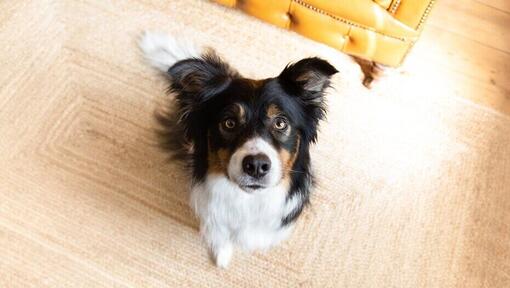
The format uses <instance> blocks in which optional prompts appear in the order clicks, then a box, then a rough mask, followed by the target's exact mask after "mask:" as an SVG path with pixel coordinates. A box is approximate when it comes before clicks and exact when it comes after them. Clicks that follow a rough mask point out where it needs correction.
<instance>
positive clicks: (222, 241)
mask: <svg viewBox="0 0 510 288" xmlns="http://www.w3.org/2000/svg"><path fill="white" fill-rule="evenodd" d="M201 230H202V235H203V236H204V238H205V240H206V242H207V244H208V246H209V249H210V253H211V256H212V258H213V260H214V262H215V263H216V265H217V266H218V267H221V268H226V267H227V266H228V264H229V263H230V260H231V259H232V253H233V250H234V249H233V246H232V240H231V235H230V231H229V229H228V228H227V227H226V226H224V225H219V224H204V225H201Z"/></svg>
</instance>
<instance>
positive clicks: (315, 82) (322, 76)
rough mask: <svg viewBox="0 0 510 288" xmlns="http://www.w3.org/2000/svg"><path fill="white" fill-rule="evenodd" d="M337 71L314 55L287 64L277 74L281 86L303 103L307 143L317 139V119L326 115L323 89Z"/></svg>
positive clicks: (304, 134)
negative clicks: (278, 74)
mask: <svg viewBox="0 0 510 288" xmlns="http://www.w3.org/2000/svg"><path fill="white" fill-rule="evenodd" d="M337 72H338V71H337V70H336V69H335V67H333V66H332V65H331V64H329V63H328V62H327V61H325V60H322V59H320V58H316V57H314V58H305V59H303V60H301V61H298V62H296V63H294V64H290V65H288V66H287V67H285V69H284V70H283V71H282V73H281V74H280V76H278V81H279V82H280V84H281V85H282V86H283V88H284V89H285V90H286V91H287V92H288V93H289V94H291V95H293V96H294V97H298V98H299V99H300V102H301V103H302V104H303V108H304V117H305V118H306V121H307V123H308V125H307V129H304V130H303V136H304V140H305V141H306V142H307V143H310V142H315V141H316V140H317V128H318V126H319V121H320V120H322V119H324V117H325V116H326V104H325V101H324V90H325V89H326V88H327V87H329V84H330V82H329V80H330V78H331V76H332V75H333V74H335V73H337Z"/></svg>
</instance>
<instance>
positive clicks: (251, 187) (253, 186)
mask: <svg viewBox="0 0 510 288" xmlns="http://www.w3.org/2000/svg"><path fill="white" fill-rule="evenodd" d="M239 187H241V189H243V190H245V191H247V190H248V191H247V192H251V191H255V190H259V189H263V188H265V186H262V185H259V184H251V185H239Z"/></svg>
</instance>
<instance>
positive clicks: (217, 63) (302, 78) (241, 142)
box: [168, 52, 337, 192]
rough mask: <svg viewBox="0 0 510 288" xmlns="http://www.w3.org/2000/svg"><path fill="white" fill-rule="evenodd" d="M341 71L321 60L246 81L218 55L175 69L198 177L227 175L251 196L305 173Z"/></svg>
mask: <svg viewBox="0 0 510 288" xmlns="http://www.w3.org/2000/svg"><path fill="white" fill-rule="evenodd" d="M336 72H337V70H336V69H335V68H334V67H333V66H331V65H330V64H329V63H328V62H326V61H324V60H322V59H319V58H307V59H303V60H301V61H299V62H297V63H294V64H290V65H288V66H287V67H286V68H285V69H284V70H283V71H282V72H281V74H280V75H279V76H277V77H275V78H268V79H264V80H251V79H246V78H243V77H242V76H240V75H239V74H238V73H237V72H236V71H234V70H233V69H232V68H230V67H229V66H228V65H227V64H226V63H225V62H223V61H222V60H221V59H220V58H219V57H218V56H216V55H215V54H214V53H213V52H209V53H206V54H204V55H203V56H202V57H201V58H194V59H187V60H183V61H180V62H177V63H176V64H175V65H173V66H172V67H171V68H170V69H169V70H168V74H169V75H170V77H171V83H172V84H171V87H170V88H171V91H172V92H174V93H175V95H176V100H177V105H178V107H179V109H180V110H179V111H178V117H179V120H178V123H179V125H180V126H181V128H182V130H183V132H184V135H183V137H184V139H183V140H184V141H185V142H188V143H190V144H191V147H192V148H191V154H192V155H191V157H192V162H193V170H194V178H195V180H201V179H203V178H204V177H205V176H206V175H208V174H213V173H217V174H223V175H225V176H226V177H228V178H229V179H230V180H231V181H233V182H234V183H236V184H237V185H239V187H241V188H242V189H243V190H244V191H246V192H253V191H255V190H258V189H263V188H270V187H273V186H275V185H278V184H279V183H280V182H281V181H288V180H290V178H291V177H292V175H295V176H296V177H299V173H303V171H302V170H303V169H308V165H309V153H308V149H309V144H310V143H312V142H314V141H315V140H316V138H317V129H318V123H319V121H320V120H321V119H323V118H324V116H325V103H324V90H325V89H326V88H327V87H328V86H329V79H330V77H331V75H333V74H335V73H336Z"/></svg>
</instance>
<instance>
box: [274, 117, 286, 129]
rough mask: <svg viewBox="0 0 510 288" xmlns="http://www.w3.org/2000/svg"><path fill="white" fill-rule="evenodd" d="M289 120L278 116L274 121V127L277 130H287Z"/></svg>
mask: <svg viewBox="0 0 510 288" xmlns="http://www.w3.org/2000/svg"><path fill="white" fill-rule="evenodd" d="M287 126H289V125H288V124H287V120H286V119H285V118H282V117H276V118H275V119H274V121H273V127H274V128H275V129H277V130H285V129H287Z"/></svg>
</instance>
